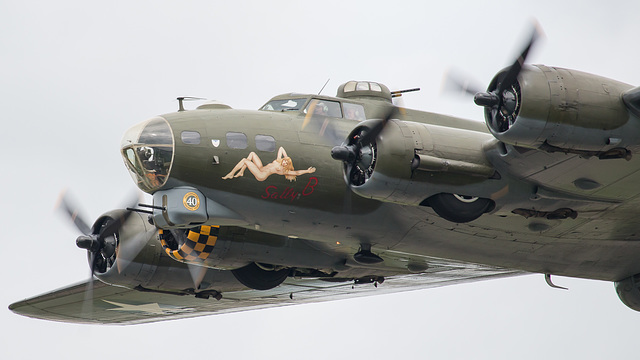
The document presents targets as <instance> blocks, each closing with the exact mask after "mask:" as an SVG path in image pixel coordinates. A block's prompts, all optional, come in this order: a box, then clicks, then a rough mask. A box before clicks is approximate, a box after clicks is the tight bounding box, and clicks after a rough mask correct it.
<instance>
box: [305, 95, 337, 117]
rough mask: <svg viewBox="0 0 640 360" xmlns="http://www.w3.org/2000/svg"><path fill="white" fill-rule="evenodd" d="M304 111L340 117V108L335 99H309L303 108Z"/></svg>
mask: <svg viewBox="0 0 640 360" xmlns="http://www.w3.org/2000/svg"><path fill="white" fill-rule="evenodd" d="M304 112H305V113H309V112H311V113H312V114H313V115H319V116H328V117H335V118H341V117H342V110H340V103H339V102H337V101H330V100H321V99H313V100H311V101H309V105H307V108H306V109H304Z"/></svg>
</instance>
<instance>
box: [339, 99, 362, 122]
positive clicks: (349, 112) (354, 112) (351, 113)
mask: <svg viewBox="0 0 640 360" xmlns="http://www.w3.org/2000/svg"><path fill="white" fill-rule="evenodd" d="M342 108H343V109H344V118H345V119H349V120H358V121H362V120H366V119H367V117H366V116H365V115H364V107H363V106H362V105H360V104H351V103H342Z"/></svg>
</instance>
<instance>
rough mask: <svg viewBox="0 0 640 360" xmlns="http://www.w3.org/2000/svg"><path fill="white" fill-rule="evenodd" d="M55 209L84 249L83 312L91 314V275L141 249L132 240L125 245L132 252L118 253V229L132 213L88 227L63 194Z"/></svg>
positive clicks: (117, 214) (121, 213)
mask: <svg viewBox="0 0 640 360" xmlns="http://www.w3.org/2000/svg"><path fill="white" fill-rule="evenodd" d="M137 201H138V198H137V197H136V203H137ZM57 207H58V209H59V210H61V211H62V212H64V213H65V214H66V215H67V216H68V217H69V218H70V219H71V221H72V222H73V224H74V225H75V227H76V228H77V229H78V231H79V232H80V233H81V235H80V236H78V237H77V238H76V246H78V247H79V248H81V249H85V250H87V257H88V259H89V269H90V274H89V282H88V283H87V288H86V290H85V302H84V304H83V312H85V313H87V314H90V313H91V311H92V303H93V302H92V299H93V282H94V279H95V277H94V274H96V273H104V272H106V271H107V270H108V269H109V268H110V267H111V266H113V265H114V263H115V262H116V261H118V260H119V255H120V254H121V253H126V254H128V256H131V254H132V253H134V252H135V254H134V257H135V255H137V253H138V252H139V251H140V250H142V247H143V246H139V244H140V243H141V241H140V240H139V239H132V240H133V241H129V242H127V246H131V245H129V244H134V245H135V246H136V249H135V250H131V249H127V250H126V251H121V249H119V246H120V241H119V230H120V229H121V228H122V227H123V226H124V224H125V223H126V221H127V220H128V219H129V217H130V216H131V214H132V211H129V210H122V211H114V212H111V213H109V215H108V216H102V217H100V218H99V219H98V220H97V221H96V222H95V223H94V224H93V226H92V227H90V226H89V225H88V223H87V222H86V221H85V217H84V216H82V215H81V213H80V210H79V208H78V206H76V204H75V203H74V202H73V201H72V200H71V198H70V197H69V195H68V193H67V192H66V191H64V192H63V193H62V194H61V195H60V198H59V200H58V206H57ZM144 234H145V233H142V235H144ZM147 240H148V239H147ZM142 244H143V245H144V244H146V241H145V242H142ZM118 267H119V269H120V264H118Z"/></svg>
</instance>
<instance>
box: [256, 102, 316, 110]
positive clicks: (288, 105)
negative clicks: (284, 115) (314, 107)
mask: <svg viewBox="0 0 640 360" xmlns="http://www.w3.org/2000/svg"><path fill="white" fill-rule="evenodd" d="M305 101H307V99H285V100H271V101H269V102H268V103H267V104H266V105H264V106H263V107H262V108H261V109H260V110H266V111H298V110H300V109H302V106H303V105H304V103H305Z"/></svg>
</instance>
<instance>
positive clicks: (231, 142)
mask: <svg viewBox="0 0 640 360" xmlns="http://www.w3.org/2000/svg"><path fill="white" fill-rule="evenodd" d="M227 146H228V147H230V148H231V149H246V148H247V135H245V134H243V133H237V132H228V133H227Z"/></svg>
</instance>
